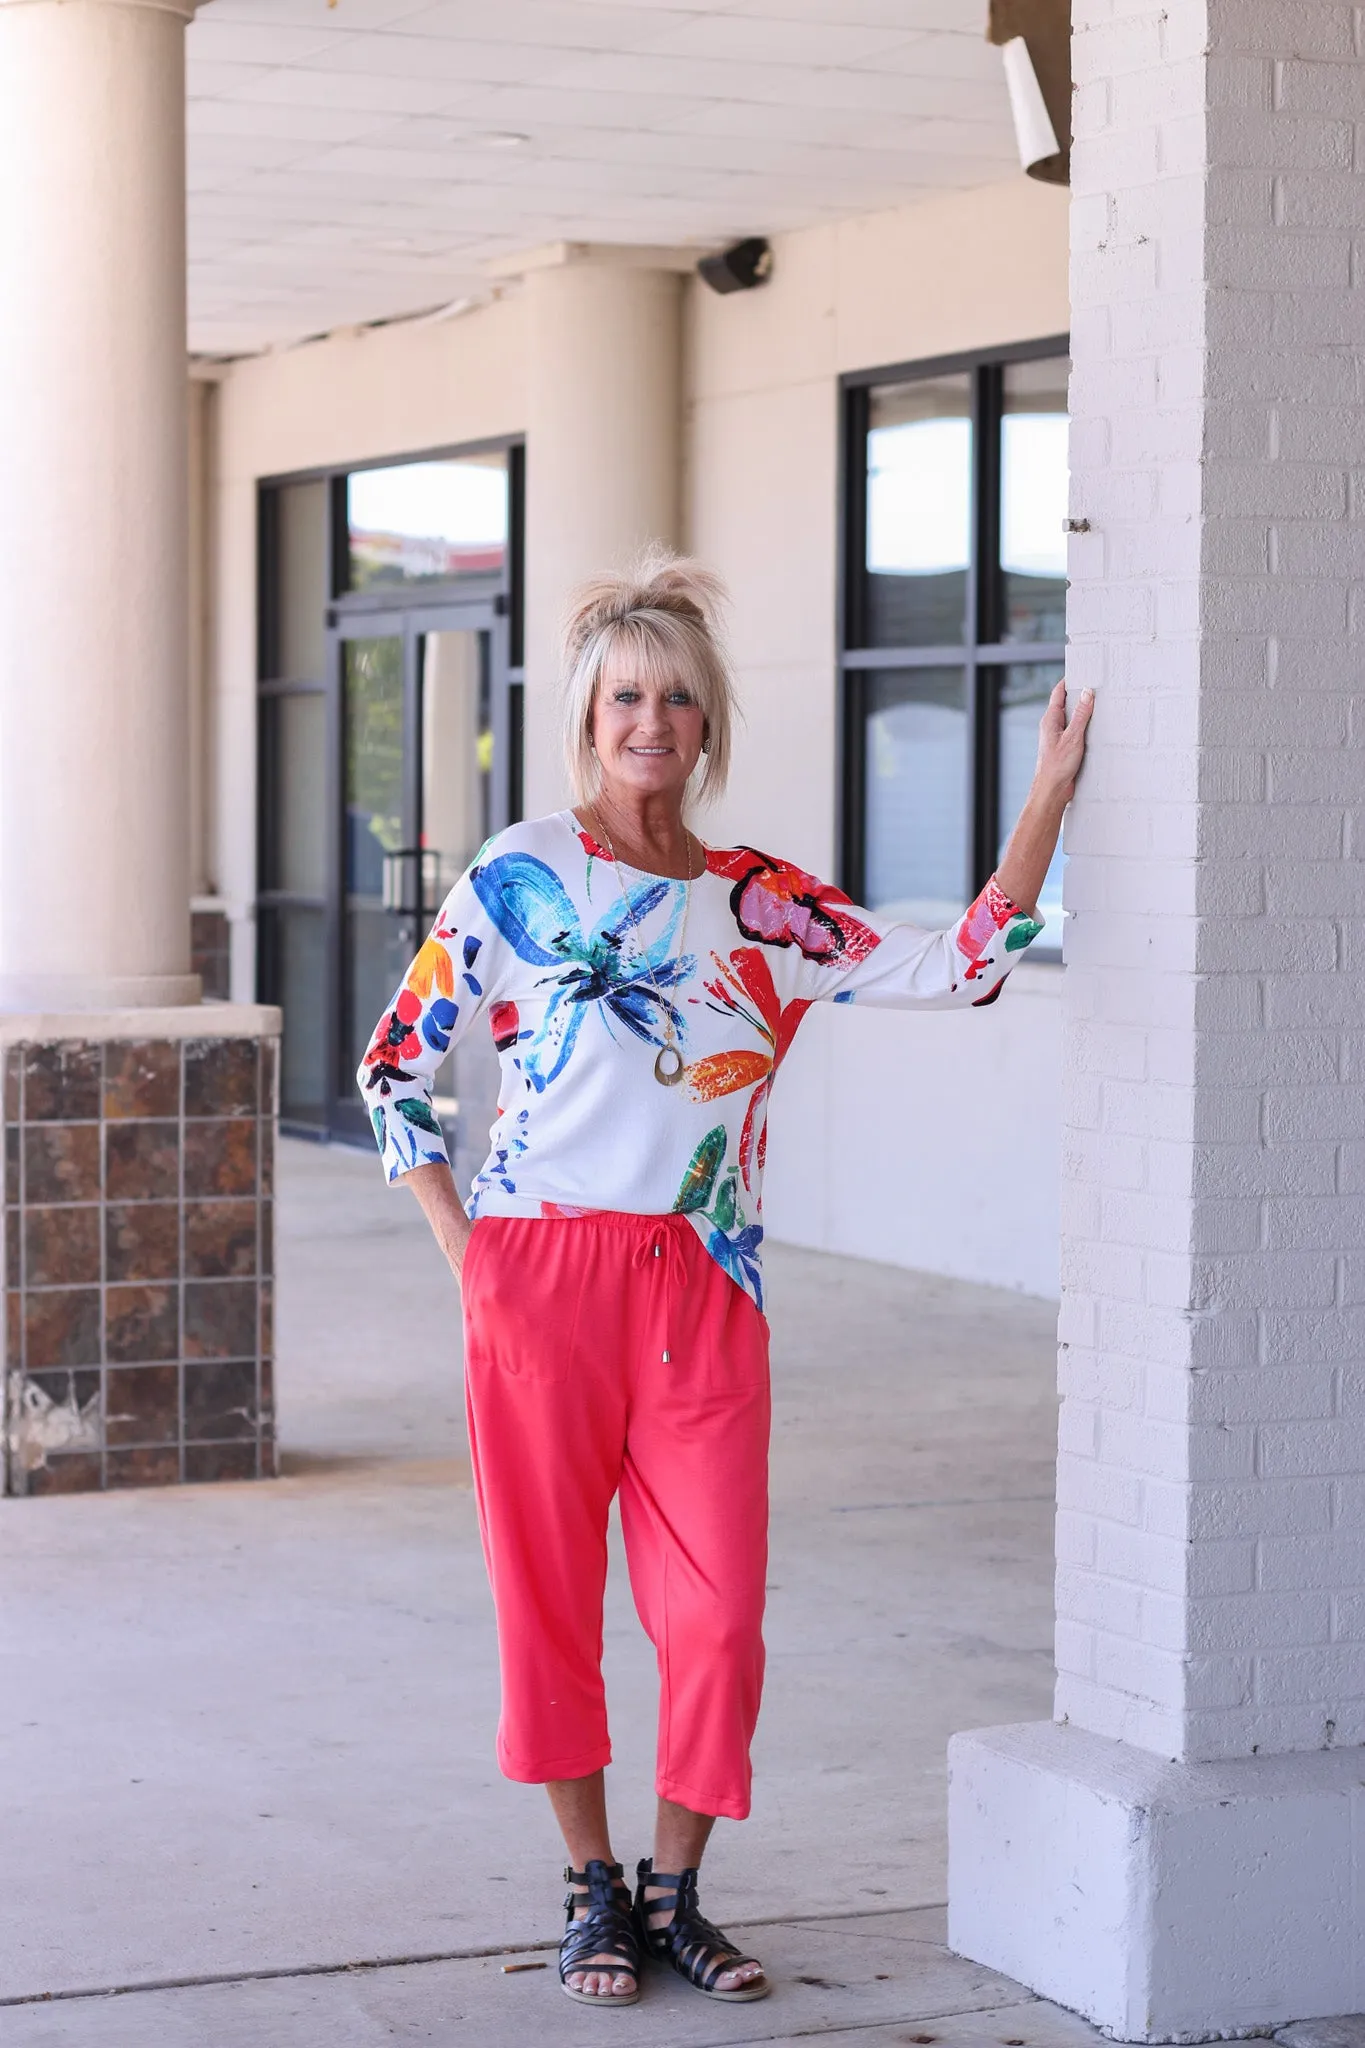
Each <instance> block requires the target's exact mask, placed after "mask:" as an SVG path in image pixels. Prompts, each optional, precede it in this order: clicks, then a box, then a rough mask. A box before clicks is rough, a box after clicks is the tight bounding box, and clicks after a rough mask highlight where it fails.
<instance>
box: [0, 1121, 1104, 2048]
mask: <svg viewBox="0 0 1365 2048" xmlns="http://www.w3.org/2000/svg"><path fill="white" fill-rule="evenodd" d="M282 1182H283V1198H282V1214H281V1218H280V1266H281V1280H280V1296H281V1299H280V1315H281V1339H280V1358H281V1373H280V1379H281V1385H282V1390H283V1405H282V1413H281V1436H282V1442H283V1445H284V1464H285V1477H284V1478H283V1479H282V1480H281V1481H280V1482H279V1483H278V1484H276V1485H273V1486H266V1487H260V1486H238V1485H219V1486H214V1487H207V1488H205V1487H182V1488H171V1489H168V1490H166V1491H144V1492H117V1493H108V1494H86V1495H77V1496H72V1497H67V1498H54V1499H49V1500H44V1501H41V1502H38V1501H34V1502H31V1503H28V1504H25V1503H22V1502H6V1503H5V1504H4V1507H3V1510H0V1512H2V1513H3V1520H4V1536H3V1541H4V1552H5V1556H6V1559H7V1564H6V1567H5V1571H4V1573H3V1577H2V1578H0V1641H3V1643H4V1645H5V1650H4V1657H5V1665H6V1667H7V1668H6V1669H5V1672H4V1691H5V1696H6V1698H7V1699H8V1700H10V1701H11V1702H12V1703H13V1707H14V1710H15V1711H14V1713H13V1718H12V1720H11V1721H10V1730H9V1732H8V1734H7V1736H6V1738H5V1762H6V1775H7V1778H8V1781H9V1783H10V1785H11V1787H15V1786H18V1787H21V1788H22V1796H21V1797H20V1798H18V1799H16V1800H15V1801H14V1802H13V1810H12V1815H11V1819H10V1822H9V1824H8V1840H7V1845H6V1863H7V1866H8V1868H9V1869H10V1871H11V1872H22V1873H23V1882H22V1884H21V1885H16V1886H14V1887H11V1888H8V1889H9V1897H8V1900H7V1905H6V1912H5V1916H4V1922H5V1928H4V1935H3V1949H2V1950H0V1999H3V2000H5V2001H15V2000H22V1999H25V1998H32V1997H34V1996H35V1995H36V1996H37V1997H38V1998H39V1999H44V1995H45V1994H46V1995H60V1994H66V1993H71V1992H82V1991H86V1992H102V1991H106V1990H108V1989H111V1988H120V1989H125V1988H127V1989H131V1990H136V1987H139V1986H150V1985H155V1984H158V1983H164V1982H165V1981H166V1980H168V1979H170V1980H185V1979H191V1980H193V1979H200V1980H202V1979H243V1978H248V1979H255V1980H257V1981H252V1982H247V1983H241V1982H237V1983H232V1984H221V1983H219V1984H210V1985H208V1986H200V1987H199V1988H193V1987H191V1988H180V1989H175V1990H169V1991H160V1992H153V1991H143V1992H141V1993H138V1995H135V1996H129V1997H126V1998H122V1999H120V2000H118V2001H117V2002H114V2003H110V2002H109V2001H108V2000H107V1999H105V1998H92V1999H90V2000H88V2001H85V2000H74V2001H69V2002H63V2003H62V2004H61V2005H60V2006H54V2005H51V2004H48V2003H46V2002H42V2003H37V2004H19V2003H6V2004H4V2005H0V2044H3V2048H11V2044H13V2048H19V2044H21V2043H22V2044H25V2048H27V2044H37V2043H40V2042H41V2043H44V2044H47V2043H53V2044H55V2043H63V2044H64V2043H67V2042H70V2043H73V2044H82V2043H85V2042H87V2041H91V2042H93V2041H94V2040H96V2039H97V2038H98V2039H99V2040H100V2042H101V2043H102V2044H105V2048H123V2044H128V2048H132V2044H138V2048H142V2044H144V2043H148V2042H152V2041H155V2042H156V2043H157V2044H158V2048H180V2044H182V2043H184V2044H190V2043H196V2044H198V2043H201V2042H202V2043H207V2042H212V2043H213V2044H214V2048H236V2044H237V2043H242V2044H245V2043H248V2042H250V2043H256V2042H265V2041H268V2042H269V2043H270V2044H271V2048H296V2044H297V2048H304V2044H312V2043H314V2042H319V2043H321V2042H326V2043H327V2048H352V2044H360V2043H369V2042H372V2041H374V2042H378V2041H387V2040H393V2039H397V2040H413V2041H438V2042H439V2041H442V2040H447V2039H448V2040H451V2041H454V2040H456V2039H458V2040H460V2041H462V2042H466V2043H474V2042H478V2043H479V2044H481V2048H482V2044H483V2043H485V2042H487V2043H495V2042H502V2041H506V2042H509V2043H517V2044H521V2043H524V2042H526V2041H527V2040H529V2039H531V2038H532V2037H533V2035H534V2033H535V2032H536V2031H537V2030H539V2029H540V2028H541V2027H543V2026H545V2025H547V2024H548V2025H552V2026H553V2027H554V2029H555V2038H556V2039H557V2040H561V2041H564V2042H573V2041H577V2040H578V2039H579V2038H580V2036H581V2038H583V2039H584V2040H588V2039H592V2040H596V2039H598V2038H599V2037H600V2030H601V2029H602V2028H603V2027H604V2026H606V2027H611V2026H612V2025H613V2022H610V2021H604V2020H603V2019H602V2018H601V2017H600V2016H598V2015H593V2014H579V2013H577V2012H576V2011H574V2010H573V2009H572V2008H570V2007H569V2006H568V2005H567V2004H566V2003H565V2002H564V2001H563V2000H562V1999H560V1997H559V1995H558V1993H557V1992H556V1991H555V1990H554V1989H553V1985H552V1981H551V1979H550V1977H549V1975H548V1974H543V1973H541V1972H538V1971H528V1972H524V1973H518V1974H512V1975H509V1974H504V1972H503V1970H502V1967H501V1965H502V1963H503V1962H504V1961H506V1960H508V1959H509V1958H508V1955H507V1953H506V1952H507V1951H520V1950H523V1949H525V1947H526V1945H527V1944H534V1943H543V1942H544V1941H546V1940H547V1939H548V1938H549V1937H550V1936H552V1935H553V1934H554V1932H555V1929H556V1923H557V1915H558V1902H559V1885H558V1870H557V1866H558V1858H559V1852H558V1851H557V1849H556V1843H555V1839H554V1835H553V1830H552V1826H551V1823H550V1817H549V1813H548V1809H547V1807H546V1805H545V1802H544V1801H543V1799H542V1798H541V1796H540V1795H539V1794H538V1793H536V1792H534V1791H531V1790H529V1789H527V1788H522V1787H515V1786H510V1785H507V1784H504V1783H503V1782H502V1780H501V1779H500V1778H499V1777H498V1775H497V1772H496V1770H495V1768H494V1765H493V1762H492V1757H491V1747H490V1738H491V1731H492V1723H493V1718H494V1714H495V1707H496V1672H495V1664H494V1655H493V1635H492V1619H491V1612H490V1608H489V1603H488V1598H487V1594H486V1590H485V1586H484V1581H483V1573H482V1567H481V1563H480V1560H479V1555H478V1538H477V1530H476V1527H475V1517H474V1505H473V1499H472V1496H471V1493H470V1491H469V1484H468V1467H467V1464H466V1461H465V1454H464V1441H463V1426H462V1418H461V1410H460V1391H459V1382H460V1371H459V1356H458V1335H457V1328H456V1322H455V1306H456V1304H455V1298H454V1293H453V1290H451V1289H449V1288H448V1287H447V1286H446V1285H445V1284H444V1276H443V1273H442V1269H441V1266H440V1263H439V1260H438V1258H437V1257H436V1255H435V1253H434V1250H433V1248H432V1246H431V1245H430V1243H429V1242H428V1241H427V1239H426V1237H425V1234H424V1231H423V1228H422V1226H421V1224H420V1221H419V1219H418V1216H417V1213H416V1209H415V1205H413V1204H410V1203H409V1202H408V1201H407V1199H406V1198H405V1197H403V1196H401V1195H396V1194H390V1192H389V1191H388V1190H387V1189H386V1188H385V1187H384V1185H383V1183H382V1182H381V1180H380V1179H379V1177H378V1173H377V1170H376V1168H375V1165H374V1162H373V1160H372V1159H371V1158H369V1157H368V1156H366V1155H364V1154H361V1153H352V1152H348V1151H344V1150H341V1149H339V1148H324V1147H317V1146H309V1145H303V1144H300V1143H297V1142H294V1143H288V1142H286V1144H285V1145H284V1147H283V1159H282ZM772 1278H773V1297H774V1302H773V1323H774V1332H775V1340H776V1341H775V1354H776V1386H777V1423H776V1429H775V1456H774V1494H775V1516H774V1532H773V1533H774V1554H773V1565H772V1589H771V1595H770V1599H771V1608H770V1628H769V1640H770V1649H771V1657H772V1662H771V1681H770V1688H769V1696H768V1705H767V1709H766V1713H765V1719H764V1722H763V1726H762V1729H761V1732H760V1746H759V1756H758V1763H759V1773H760V1780H759V1782H760V1794H759V1800H758V1804H757V1807H756V1812H755V1818H754V1820H753V1821H752V1823H750V1824H749V1825H748V1826H747V1827H744V1828H735V1827H729V1826H726V1825H724V1824H722V1827H721V1828H720V1830H719V1831H718V1834H717V1839H716V1842H715V1845H714V1848H713V1851H712V1861H711V1868H710V1878H711V1885H712V1897H713V1900H714V1903H715V1905H716V1907H717V1909H718V1910H719V1911H720V1912H721V1913H722V1915H723V1917H724V1918H725V1919H726V1920H727V1921H730V1922H732V1923H738V1922H749V1923H753V1922H756V1921H768V1922H781V1923H783V1924H782V1925H780V1926H774V1927H773V1928H772V1929H771V1931H770V1932H769V1933H767V1934H765V1935H764V1937H763V1939H762V1948H763V1952H764V1954H765V1956H766V1957H767V1958H768V1960H769V1961H770V1963H771V1965H772V1967H773V1969H774V1974H775V1976H776V1977H777V1979H778V1982H779V1987H780V1989H779V1995H778V1996H776V1997H774V1998H773V1999H772V2000H770V2001H769V2002H768V2003H767V2004H765V2005H763V2006H759V2007H751V2008H744V2007H738V2008H729V2009H722V2010H719V2011H717V2010H712V2009H710V2008H708V2007H706V2006H704V2005H703V2003H702V2001H701V2000H700V1999H698V1998H696V1997H695V1996H694V1995H693V1994H691V1993H689V1992H685V1991H683V1990H682V1988H681V1987H679V1988H678V1990H677V1991H676V1992H675V1991H674V1990H673V1988H672V1986H671V1983H668V1982H665V1981H664V1980H661V1979H653V1980H651V1982H650V1985H649V1987H648V1991H647V1997H646V2001H645V2002H644V2003H642V2005H641V2007H640V2008H639V2010H638V2012H637V2013H636V2014H635V2015H634V2016H633V2017H632V2018H631V2019H629V2020H622V2021H620V2022H619V2023H616V2024H617V2027H618V2031H617V2033H616V2034H615V2036H614V2038H616V2039H619V2040H622V2041H629V2042H630V2043H631V2044H632V2048H633V2044H634V2043H637V2042H638V2043H644V2042H655V2041H658V2042H665V2041H666V2042H669V2043H684V2042H739V2041H760V2040H761V2041H785V2040H789V2039H796V2038H806V2037H807V2036H809V2035H812V2034H814V2035H817V2036H824V2037H827V2038H829V2039H831V2040H844V2039H853V2038H856V2039H859V2040H863V2039H867V2040H893V2041H894V2040H901V2039H905V2038H918V2037H919V2036H920V2035H922V2034H926V2033H932V2034H933V2036H934V2039H935V2040H936V2041H939V2042H941V2043H942V2044H944V2048H950V2044H957V2043H967V2042H978V2041H979V2042H992V2043H998V2042H1000V2041H1002V2040H1012V2039H1016V2038H1022V2039H1024V2040H1026V2041H1027V2043H1028V2044H1029V2048H1048V2044H1051V2043H1053V2042H1056V2043H1064V2042H1067V2043H1069V2042H1071V2041H1077V2040H1080V2039H1083V2038H1084V2039H1087V2040H1088V2039H1091V2038H1093V2037H1092V2036H1091V2033H1090V2030H1089V2029H1088V2028H1086V2027H1083V2026H1082V2025H1081V2024H1080V2023H1079V2022H1078V2021H1075V2020H1072V2019H1071V2018H1070V2017H1068V2016H1066V2015H1062V2014H1057V2013H1055V2012H1054V2011H1053V2009H1052V2008H1051V2007H1047V2006H1045V2005H1041V2004H1037V2003H1030V2004H1029V2005H1028V2007H1027V2010H1026V2011H1022V2012H1021V2011H1018V2010H1015V2008H1016V2007H1017V2006H1018V2003H1019V2001H1020V1999H1021V1998H1025V1997H1026V1994H1023V1993H1021V1992H1020V1991H1019V1990H1018V1987H1016V1986H1012V1985H1010V1984H1009V1983H1008V1982H1007V1980H1004V1979H1001V1978H998V1977H995V1976H993V1975H992V1974H991V1973H989V1972H986V1971H983V1970H982V1969H981V1968H980V1967H979V1966H977V1965H975V1964H971V1963H967V1962H963V1961H961V1960H960V1959H957V1958H954V1957H950V1956H948V1955H947V1954H946V1952H945V1951H944V1950H943V1948H942V1947H941V1946H940V1944H941V1941H942V1923H941V1913H940V1911H939V1907H940V1904H941V1902H942V1900H943V1899H944V1897H945V1871H944V1812H943V1809H944V1764H943V1757H944V1750H945V1746H946V1743H947V1740H948V1737H949V1735H950V1734H951V1733H952V1731H953V1730H954V1729H955V1728H959V1727H963V1726H972V1725H976V1724H980V1723H983V1722H1002V1721H1023V1720H1030V1719H1035V1718H1039V1717H1043V1716H1046V1714H1047V1713H1048V1711H1049V1701H1050V1697H1051V1685H1052V1658H1051V1633H1052V1598H1051V1530H1052V1513H1053V1509H1052V1498H1053V1493H1052V1488H1053V1476H1052V1464H1053V1447H1054V1443H1055V1436H1056V1412H1055V1399H1054V1395H1053V1390H1052V1381H1053V1377H1054V1365H1053V1350H1052V1345H1053V1322H1054V1311H1053V1309H1052V1307H1051V1305H1050V1304H1048V1303H1045V1302H1041V1301H1037V1300H1033V1299H1030V1298H1028V1297H1025V1296H1020V1295H1010V1294H1005V1293H1001V1292H997V1291H994V1290H990V1289H985V1288H979V1287H968V1286H963V1285H959V1284H956V1283H953V1282H949V1281H945V1280H940V1279H932V1278H926V1277H921V1276H918V1275H915V1274H911V1273H906V1272H902V1271H897V1270H894V1269H891V1268H888V1267H882V1266H875V1265H870V1264H865V1263H860V1262H855V1261H852V1260H845V1259H835V1258H830V1257H825V1256H820V1255H817V1254H808V1253H798V1252H792V1251H787V1250H783V1249H782V1248H781V1247H777V1248H775V1249H774V1252H773V1261H772ZM613 1593H614V1598H613V1603H612V1607H611V1611H610V1616H609V1622H608V1670H609V1683H610V1687H611V1696H612V1699H613V1701H614V1705H615V1724H616V1736H617V1757H618V1761H617V1765H616V1768H615V1770H614V1772H613V1777H614V1779H615V1781H616V1795H615V1806H616V1811H617V1814H618V1815H619V1817H620V1825H619V1833H618V1843H619V1853H621V1854H622V1855H623V1856H634V1855H636V1854H638V1853H639V1852H640V1847H641V1846H642V1845H643V1844H644V1843H645V1840H646V1830H647V1826H648V1820H649V1808H650V1798H649V1781H650V1750H651V1740H652V1731H651V1723H652V1714H653V1673H652V1660H651V1656H650V1653H649V1650H648V1647H647V1645H646V1644H645V1643H644V1641H643V1639H642V1637H641V1636H640V1633H639V1630H638V1627H637V1625H636V1623H635V1620H634V1616H633V1614H632V1613H631V1611H630V1607H629V1600H628V1595H627V1593H626V1590H625V1587H624V1582H623V1579H622V1578H621V1577H620V1576H619V1575H618V1578H617V1582H616V1584H615V1586H614V1588H613ZM9 1718H10V1717H8V1716H7V1720H9ZM817 1923H818V1924H817ZM489 1951H496V1952H497V1953H495V1954H491V1955H490V1954H489ZM414 1957H415V1958H438V1957H439V1958H449V1959H451V1960H447V1961H424V1962H418V1963H415V1964H410V1965H408V1966H405V1967H393V1968H386V1969H381V1970H377V1971H374V1972H366V1973H364V1974H362V1975H360V1976H356V1975H355V1974H354V1973H353V1969H350V1968H348V1966H354V1965H356V1964H364V1963H373V1962H379V1963H394V1962H395V1961H396V1960H397V1959H402V1958H414ZM523 1959H526V1958H523ZM529 1960H531V1961H536V1960H539V1957H538V1956H537V1955H536V1954H534V1953H533V1954H532V1955H531V1956H530V1957H529ZM320 1969H321V1970H334V1971H337V1972H340V1973H341V1974H338V1975H335V1976H328V1975H315V1974H311V1973H314V1972H317V1971H319V1970H320ZM272 1973H277V1974H272ZM649 1993H652V1996H651V1995H649ZM930 2019H932V2020H933V2021H934V2025H933V2027H932V2028H931V2027H929V2026H928V2025H927V2024H926V2023H927V2022H928V2021H929V2020H930ZM902 2022H903V2023H904V2026H902V2025H901V2023H902ZM916 2022H919V2023H921V2024H919V2025H916V2024H915V2023H916ZM849 2029H853V2030H854V2031H853V2032H849V2031H848V2030H849ZM864 2029H865V2030H867V2031H861V2030H864ZM907 2030H908V2031H907Z"/></svg>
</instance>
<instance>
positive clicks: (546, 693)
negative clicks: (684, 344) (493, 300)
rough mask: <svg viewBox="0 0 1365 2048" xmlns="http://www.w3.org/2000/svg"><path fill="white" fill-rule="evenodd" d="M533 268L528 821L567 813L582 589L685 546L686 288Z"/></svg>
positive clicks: (571, 263) (634, 273)
mask: <svg viewBox="0 0 1365 2048" xmlns="http://www.w3.org/2000/svg"><path fill="white" fill-rule="evenodd" d="M567 253H568V260H566V261H563V262H560V263H555V264H550V265H547V266H545V267H543V268H537V269H528V271H527V273H526V294H527V300H528V305H527V314H528V337H529V344H530V360H529V391H528V397H527V418H526V726H525V732H526V765H525V774H526V809H527V813H528V815H529V816H531V817H535V816H537V815H538V814H539V813H540V812H542V811H546V810H550V809H553V808H554V806H555V805H556V804H558V803H562V802H563V801H564V790H565V785H564V774H563V765H562V760H561V755H560V746H559V722H558V705H557V702H556V699H555V694H554V685H555V680H556V663H557V634H558V626H559V621H560V616H561V614H562V611H563V607H564V601H565V598H566V597H567V595H568V593H569V591H570V590H571V589H572V587H573V586H574V584H575V583H578V582H580V581H581V580H582V579H583V578H584V577H585V576H590V575H592V574H594V573H595V572H596V571H598V570H602V569H612V568H621V567H624V566H625V564H626V563H627V562H628V561H629V560H630V558H631V556H632V555H634V554H635V553H636V552H638V550H639V549H640V548H641V547H643V546H644V545H645V544H646V543H648V542H649V541H663V542H666V543H668V544H670V545H675V544H676V543H677V540H678V537H679V521H680V516H681V515H680V502H681V479H680V455H681V439H682V396H681V382H680V355H681V305H682V279H681V277H680V276H679V275H678V273H677V272H676V271H674V270H666V269H660V268H653V267H646V266H645V265H643V264H642V263H641V262H640V261H639V260H638V258H635V259H634V260H632V252H630V251H627V250H605V249H604V250H601V251H593V250H587V251H584V252H582V253H579V252H578V251H576V250H573V251H570V252H567Z"/></svg>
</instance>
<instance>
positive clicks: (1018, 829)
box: [995, 788, 1066, 917]
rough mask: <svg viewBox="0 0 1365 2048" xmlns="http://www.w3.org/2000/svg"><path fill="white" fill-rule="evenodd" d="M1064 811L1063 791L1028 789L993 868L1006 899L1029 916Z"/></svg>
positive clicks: (1040, 887) (1050, 855) (1039, 890)
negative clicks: (998, 861) (1012, 828)
mask: <svg viewBox="0 0 1365 2048" xmlns="http://www.w3.org/2000/svg"><path fill="white" fill-rule="evenodd" d="M1065 811H1066V797H1065V796H1064V795H1061V794H1059V793H1057V792H1055V791H1052V790H1047V789H1042V790H1040V789H1037V788H1034V789H1032V790H1030V792H1029V795H1028V799H1027V801H1026V803H1025V805H1024V808H1023V810H1022V811H1021V812H1020V813H1019V822H1018V823H1017V824H1016V826H1015V828H1014V830H1013V831H1012V832H1011V834H1010V836H1009V841H1008V843H1007V845H1006V847H1005V851H1004V854H1003V856H1002V857H1001V861H1000V865H999V867H998V868H997V869H996V871H995V874H996V880H997V881H998V882H999V884H1000V886H1001V888H1002V889H1003V890H1004V892H1005V894H1006V895H1007V896H1008V897H1009V899H1010V901H1011V902H1012V903H1017V904H1018V906H1019V908H1020V909H1021V910H1023V911H1027V913H1028V915H1029V916H1030V917H1033V916H1034V915H1035V914H1036V912H1037V909H1038V898H1039V896H1040V895H1041V894H1042V889H1043V883H1044V881H1045V880H1046V878H1047V871H1048V868H1049V867H1050V866H1051V864H1052V856H1053V854H1054V853H1055V852H1056V851H1057V840H1058V837H1059V835H1060V833H1061V829H1062V817H1063V815H1064V813H1065Z"/></svg>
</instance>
